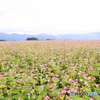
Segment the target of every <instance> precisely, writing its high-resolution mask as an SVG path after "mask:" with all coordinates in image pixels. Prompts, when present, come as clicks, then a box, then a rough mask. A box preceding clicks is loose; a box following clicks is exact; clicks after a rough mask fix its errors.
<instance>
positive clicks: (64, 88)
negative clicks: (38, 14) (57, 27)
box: [0, 40, 100, 100]
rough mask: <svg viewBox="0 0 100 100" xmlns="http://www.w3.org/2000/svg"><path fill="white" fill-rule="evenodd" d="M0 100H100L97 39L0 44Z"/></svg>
mask: <svg viewBox="0 0 100 100" xmlns="http://www.w3.org/2000/svg"><path fill="white" fill-rule="evenodd" d="M71 91H73V92H87V93H90V92H97V93H98V96H71V95H70V92H71ZM0 100H100V40H50V41H49V40H48V41H5V42H4V41H3V42H0Z"/></svg>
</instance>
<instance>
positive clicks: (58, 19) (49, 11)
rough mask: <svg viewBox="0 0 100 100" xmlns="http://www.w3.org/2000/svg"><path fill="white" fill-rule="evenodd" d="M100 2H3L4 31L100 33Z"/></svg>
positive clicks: (1, 22) (0, 10)
mask: <svg viewBox="0 0 100 100" xmlns="http://www.w3.org/2000/svg"><path fill="white" fill-rule="evenodd" d="M99 4H100V1H99V0H84V1H83V0H50V1H49V0H1V1H0V29H1V30H5V31H6V30H10V32H14V31H16V32H24V33H37V34H38V33H48V34H50V33H53V34H54V33H56V34H62V33H64V34H65V33H84V32H93V31H100V27H99V26H100V25H99V23H100V14H99V9H100V6H99Z"/></svg>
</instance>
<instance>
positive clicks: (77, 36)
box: [0, 32, 100, 41]
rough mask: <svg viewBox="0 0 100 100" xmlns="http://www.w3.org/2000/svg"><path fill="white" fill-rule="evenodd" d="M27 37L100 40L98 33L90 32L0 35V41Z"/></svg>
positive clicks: (99, 33) (20, 39) (18, 39)
mask: <svg viewBox="0 0 100 100" xmlns="http://www.w3.org/2000/svg"><path fill="white" fill-rule="evenodd" d="M29 37H36V38H38V40H46V39H56V40H92V39H100V32H92V33H87V34H66V35H57V36H54V35H47V34H43V33H41V34H39V35H27V34H23V35H21V34H17V33H13V34H6V33H0V39H5V40H9V41H14V40H16V41H24V40H26V39H27V38H29Z"/></svg>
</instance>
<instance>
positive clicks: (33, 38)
mask: <svg viewBox="0 0 100 100" xmlns="http://www.w3.org/2000/svg"><path fill="white" fill-rule="evenodd" d="M26 40H38V39H37V38H35V37H32V38H27V39H26Z"/></svg>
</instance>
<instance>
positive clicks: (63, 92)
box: [58, 90, 66, 96]
mask: <svg viewBox="0 0 100 100" xmlns="http://www.w3.org/2000/svg"><path fill="white" fill-rule="evenodd" d="M65 93H66V91H65V90H62V91H61V92H59V94H58V96H59V95H60V94H65Z"/></svg>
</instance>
